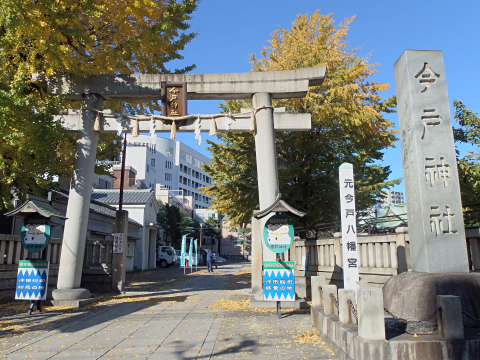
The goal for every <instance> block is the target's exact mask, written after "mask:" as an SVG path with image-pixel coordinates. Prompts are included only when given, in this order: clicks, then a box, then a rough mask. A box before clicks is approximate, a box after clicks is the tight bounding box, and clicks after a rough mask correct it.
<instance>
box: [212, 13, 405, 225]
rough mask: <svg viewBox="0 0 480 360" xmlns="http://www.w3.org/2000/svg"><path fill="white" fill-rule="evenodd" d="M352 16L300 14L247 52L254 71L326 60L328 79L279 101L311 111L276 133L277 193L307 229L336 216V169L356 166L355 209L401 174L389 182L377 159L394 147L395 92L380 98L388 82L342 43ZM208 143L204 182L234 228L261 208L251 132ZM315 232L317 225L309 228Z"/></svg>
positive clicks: (229, 107)
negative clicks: (297, 128) (298, 125)
mask: <svg viewBox="0 0 480 360" xmlns="http://www.w3.org/2000/svg"><path fill="white" fill-rule="evenodd" d="M353 19H354V18H353V17H352V18H349V19H346V20H344V21H343V22H342V23H340V24H338V25H336V24H335V21H334V20H333V17H332V15H331V14H330V15H321V14H320V12H319V11H317V12H315V13H313V14H312V15H310V16H308V15H304V16H302V15H299V16H298V17H297V19H296V20H295V21H294V22H293V24H292V28H291V29H283V28H279V29H278V30H277V31H275V32H274V33H273V35H272V39H271V40H269V44H270V45H269V46H268V47H266V48H264V49H263V51H262V52H261V53H260V54H259V56H255V55H252V56H251V63H252V71H277V70H290V69H299V68H305V67H313V66H319V65H326V66H327V71H326V76H325V81H324V82H323V84H322V85H320V86H314V87H310V89H309V91H308V94H307V96H306V97H304V98H301V99H285V100H276V101H274V105H275V106H277V107H281V106H283V107H285V108H286V111H287V112H291V113H310V114H311V115H312V130H311V131H308V132H276V145H277V156H278V160H277V161H278V173H279V174H278V175H279V181H280V192H281V194H282V199H284V200H286V201H287V203H289V204H290V205H291V206H293V207H294V208H296V209H299V210H301V211H303V212H306V213H307V215H306V216H305V217H303V218H302V219H299V220H298V222H297V225H303V226H305V227H307V228H308V227H310V228H311V229H312V230H313V229H314V228H316V225H318V224H323V223H330V222H332V221H336V220H338V219H339V215H340V210H339V209H340V206H339V200H340V199H339V191H338V186H339V185H338V167H339V166H340V165H341V164H342V163H343V162H350V163H353V165H354V170H355V182H356V195H357V202H358V204H357V208H358V209H362V208H363V209H365V208H366V207H368V206H371V205H373V204H374V203H375V202H376V201H377V198H378V197H381V194H382V191H383V190H384V189H385V188H386V187H388V186H392V185H394V184H395V183H398V182H399V180H394V181H387V179H388V176H389V174H390V169H389V166H384V165H382V164H381V163H380V161H381V160H382V157H383V152H382V150H384V149H385V148H387V147H390V146H393V142H394V141H395V139H396V137H395V133H396V130H395V129H394V125H393V124H392V123H391V122H390V121H388V120H387V119H385V118H384V116H383V115H382V113H391V112H394V107H395V106H396V103H395V98H394V97H392V98H389V99H386V100H382V98H381V96H380V93H381V92H382V91H385V90H387V89H388V88H389V85H388V84H380V83H378V82H375V81H372V80H371V76H372V75H373V74H374V72H375V71H376V70H375V66H376V65H378V64H371V63H369V61H368V58H366V57H361V56H359V55H358V53H357V50H356V49H351V48H349V47H348V46H347V43H346V37H347V34H348V29H349V25H350V23H351V22H352V21H353ZM240 107H251V104H250V102H248V101H227V102H226V103H224V104H222V105H221V108H222V109H223V110H224V111H231V112H238V111H239V109H240ZM218 139H219V140H220V142H219V143H217V144H216V143H213V142H209V144H210V151H211V152H212V155H213V159H212V161H211V163H210V164H209V165H205V166H204V169H205V171H207V173H208V174H209V175H211V176H212V177H213V181H212V186H211V187H208V188H205V189H204V191H205V193H206V194H208V196H210V197H212V198H214V201H213V208H215V209H217V210H219V211H220V212H222V213H224V214H228V216H229V219H230V221H231V223H232V226H240V225H241V224H242V223H248V222H249V219H250V217H251V215H252V210H253V209H258V189H257V174H256V160H255V142H254V136H253V135H252V134H249V133H245V134H236V133H224V134H219V135H218ZM314 231H315V230H314Z"/></svg>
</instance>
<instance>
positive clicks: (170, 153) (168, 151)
mask: <svg viewBox="0 0 480 360" xmlns="http://www.w3.org/2000/svg"><path fill="white" fill-rule="evenodd" d="M165 156H170V157H173V148H172V147H170V146H167V148H166V149H165Z"/></svg>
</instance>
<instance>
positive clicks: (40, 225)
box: [21, 215, 50, 253]
mask: <svg viewBox="0 0 480 360" xmlns="http://www.w3.org/2000/svg"><path fill="white" fill-rule="evenodd" d="M21 240H22V245H23V247H24V248H25V249H26V250H27V251H28V252H31V253H35V252H40V251H42V250H43V249H45V248H46V247H47V245H48V242H49V241H50V222H49V221H48V218H46V217H44V216H41V215H32V216H30V217H29V218H27V219H25V221H24V225H23V227H22V232H21Z"/></svg>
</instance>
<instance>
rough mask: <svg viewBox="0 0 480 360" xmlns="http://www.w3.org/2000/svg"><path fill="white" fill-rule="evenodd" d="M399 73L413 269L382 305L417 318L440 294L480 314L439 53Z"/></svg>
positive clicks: (400, 67) (406, 59)
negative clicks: (470, 268) (454, 296)
mask: <svg viewBox="0 0 480 360" xmlns="http://www.w3.org/2000/svg"><path fill="white" fill-rule="evenodd" d="M394 70H395V85H396V92H397V107H398V117H399V123H400V140H401V146H402V157H403V169H404V180H405V189H406V193H407V209H408V231H409V239H410V253H411V264H412V272H407V273H403V274H400V275H397V276H394V277H392V278H390V279H389V280H388V281H387V282H386V283H385V286H384V288H383V290H384V304H385V307H386V308H388V309H389V310H390V311H391V312H392V313H393V314H394V315H396V316H399V317H402V318H409V319H416V320H419V319H422V318H426V317H428V316H429V315H430V314H432V313H433V312H434V311H435V309H436V308H437V303H436V296H437V295H456V296H460V297H461V299H462V308H463V309H464V310H465V311H467V312H469V313H470V314H471V315H473V316H476V317H479V316H478V315H480V312H479V311H478V310H477V305H476V301H477V300H476V299H478V297H479V296H480V274H470V273H469V265H468V254H467V245H466V238H465V229H464V225H463V215H462V203H461V198H460V187H459V182H458V172H457V165H456V156H455V147H454V141H453V131H452V122H451V116H450V102H449V100H448V93H447V83H446V76H445V68H444V65H443V56H442V52H441V51H416V50H407V51H405V52H404V53H403V54H402V56H401V57H400V58H399V59H398V60H397V62H396V63H395V66H394ZM429 321H430V322H431V323H433V324H436V317H434V318H432V319H431V320H429ZM464 323H465V324H467V325H468V324H471V320H469V319H467V318H466V317H464Z"/></svg>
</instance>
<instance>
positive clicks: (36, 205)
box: [5, 195, 66, 219]
mask: <svg viewBox="0 0 480 360" xmlns="http://www.w3.org/2000/svg"><path fill="white" fill-rule="evenodd" d="M34 213H38V214H40V215H42V216H44V217H46V218H50V217H52V216H55V217H58V218H61V219H66V217H65V216H63V215H61V214H60V213H59V212H58V211H56V210H55V209H54V208H53V207H52V206H51V205H50V203H49V202H48V200H47V199H42V198H40V197H38V196H34V195H28V199H27V201H25V202H24V203H23V204H22V205H20V206H19V207H17V208H16V209H14V210H12V211H10V212H8V213H6V214H5V215H6V216H15V217H19V218H23V219H25V218H27V217H29V216H30V215H32V214H34Z"/></svg>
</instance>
